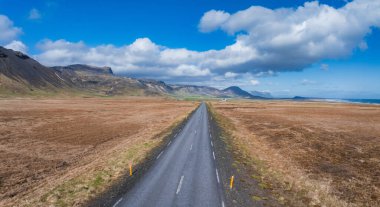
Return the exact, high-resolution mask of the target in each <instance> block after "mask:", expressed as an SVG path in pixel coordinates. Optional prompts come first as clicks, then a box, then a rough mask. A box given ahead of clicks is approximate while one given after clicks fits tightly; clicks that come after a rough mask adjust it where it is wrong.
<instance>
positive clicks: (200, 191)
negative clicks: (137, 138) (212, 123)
mask: <svg viewBox="0 0 380 207" xmlns="http://www.w3.org/2000/svg"><path fill="white" fill-rule="evenodd" d="M210 138H211V134H210V132H209V123H208V114H207V109H206V105H205V104H204V103H202V104H201V106H200V107H199V108H198V109H197V111H196V112H195V113H194V114H193V115H192V117H191V118H190V119H189V121H188V122H187V123H186V125H185V126H184V128H183V129H182V131H180V132H179V133H178V134H177V135H175V137H174V138H173V139H172V141H171V142H169V143H168V146H167V147H165V148H164V150H163V151H162V152H161V153H160V154H159V155H158V156H157V158H156V162H155V163H154V164H153V166H152V167H151V168H150V169H149V171H148V172H146V174H145V175H144V176H143V177H142V178H141V179H140V180H139V181H138V182H137V183H136V185H135V186H134V187H133V188H132V189H131V190H130V191H129V192H128V193H127V194H126V195H124V196H123V197H122V198H120V199H119V200H118V201H117V202H116V203H115V204H114V206H118V207H121V206H128V207H135V206H139V207H140V206H147V207H153V206H154V207H169V206H222V207H223V206H224V201H223V193H222V190H221V189H222V188H221V183H220V180H219V175H218V171H217V169H216V167H215V159H216V158H215V155H214V152H213V144H212V142H211V139H210Z"/></svg>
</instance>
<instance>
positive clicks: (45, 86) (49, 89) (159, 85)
mask: <svg viewBox="0 0 380 207" xmlns="http://www.w3.org/2000/svg"><path fill="white" fill-rule="evenodd" d="M54 93H65V94H73V93H74V94H75V93H79V94H89V95H91V94H92V95H105V96H112V95H149V96H175V97H178V98H186V97H200V98H244V99H265V98H271V96H270V94H268V93H262V92H257V91H253V92H252V93H249V92H247V91H244V90H242V89H241V88H239V87H237V86H231V87H228V88H226V89H224V90H219V89H216V88H213V87H208V86H194V85H177V84H166V83H165V82H162V81H157V80H147V79H135V78H129V77H122V76H116V75H114V74H113V71H112V69H111V68H110V67H95V66H89V65H82V64H76V65H68V66H55V67H46V66H44V65H42V64H40V63H39V62H37V61H36V60H34V59H32V58H30V57H29V56H27V55H25V54H23V53H21V52H17V51H13V50H10V49H5V48H3V47H0V96H10V95H19V94H25V95H28V94H30V95H33V94H42V95H43V94H54Z"/></svg>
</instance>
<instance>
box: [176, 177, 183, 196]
mask: <svg viewBox="0 0 380 207" xmlns="http://www.w3.org/2000/svg"><path fill="white" fill-rule="evenodd" d="M184 177H185V176H183V175H182V176H181V180H180V181H179V184H178V187H177V192H175V194H178V193H179V191H181V186H182V181H183V178H184Z"/></svg>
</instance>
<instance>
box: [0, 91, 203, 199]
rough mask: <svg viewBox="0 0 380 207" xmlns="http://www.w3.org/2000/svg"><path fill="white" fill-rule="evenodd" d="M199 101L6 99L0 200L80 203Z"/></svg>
mask: <svg viewBox="0 0 380 207" xmlns="http://www.w3.org/2000/svg"><path fill="white" fill-rule="evenodd" d="M196 105H197V104H196V103H195V102H185V101H176V100H171V99H164V98H144V97H140V98H139V97H128V98H112V99H111V98H110V99H107V98H99V99H98V98H88V99H86V98H77V99H57V98H55V99H1V100H0V205H1V206H24V205H30V206H48V205H54V206H79V205H82V204H83V203H84V202H85V201H86V199H88V198H89V197H91V196H94V195H95V194H96V193H99V192H101V191H102V190H104V188H106V187H107V185H110V184H111V183H112V181H113V180H115V179H116V178H117V177H118V176H121V175H122V174H123V173H124V172H125V171H126V169H127V168H128V166H129V164H131V163H132V164H134V163H138V162H139V161H141V159H143V157H144V156H146V154H147V152H149V150H151V149H152V148H153V147H155V146H157V145H158V144H159V143H160V141H161V140H162V138H163V135H164V134H163V133H165V132H167V133H169V132H170V129H171V127H173V125H175V124H176V123H179V122H180V121H181V120H182V119H184V118H185V117H186V116H187V115H188V114H189V113H190V112H191V111H192V110H194V109H195V107H196Z"/></svg>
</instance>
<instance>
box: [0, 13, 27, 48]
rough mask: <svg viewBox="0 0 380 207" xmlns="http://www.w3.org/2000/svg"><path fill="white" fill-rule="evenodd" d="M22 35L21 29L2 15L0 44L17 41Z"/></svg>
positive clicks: (0, 16)
mask: <svg viewBox="0 0 380 207" xmlns="http://www.w3.org/2000/svg"><path fill="white" fill-rule="evenodd" d="M21 33H22V30H21V28H19V27H15V26H14V25H13V22H12V21H11V20H10V19H9V18H8V17H7V16H5V15H1V14H0V44H4V43H8V42H10V41H13V40H15V39H16V38H17V37H18V36H19V35H20V34H21Z"/></svg>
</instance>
